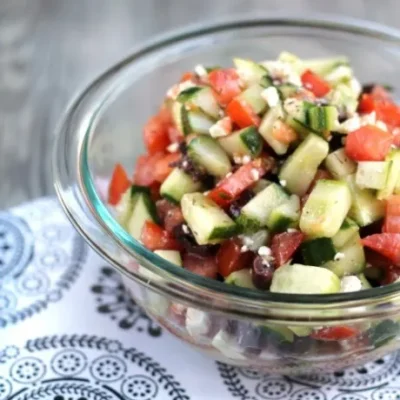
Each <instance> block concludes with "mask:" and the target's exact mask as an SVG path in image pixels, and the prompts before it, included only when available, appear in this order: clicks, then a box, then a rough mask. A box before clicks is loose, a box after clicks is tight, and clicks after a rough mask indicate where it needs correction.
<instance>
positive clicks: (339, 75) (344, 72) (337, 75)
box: [325, 65, 353, 82]
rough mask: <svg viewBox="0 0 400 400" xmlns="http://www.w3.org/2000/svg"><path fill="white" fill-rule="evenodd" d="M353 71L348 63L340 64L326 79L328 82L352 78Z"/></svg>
mask: <svg viewBox="0 0 400 400" xmlns="http://www.w3.org/2000/svg"><path fill="white" fill-rule="evenodd" d="M352 75H353V73H352V70H351V68H350V67H348V66H347V65H340V66H339V67H337V68H335V69H334V70H333V71H332V72H331V73H329V74H328V75H327V76H326V77H325V79H326V80H327V81H328V82H337V81H342V80H344V79H346V80H347V79H350V78H351V77H352Z"/></svg>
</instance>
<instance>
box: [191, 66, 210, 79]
mask: <svg viewBox="0 0 400 400" xmlns="http://www.w3.org/2000/svg"><path fill="white" fill-rule="evenodd" d="M194 72H195V73H196V75H198V76H199V77H200V78H205V77H207V76H208V72H207V70H206V69H205V68H204V66H203V65H201V64H199V65H196V66H195V67H194Z"/></svg>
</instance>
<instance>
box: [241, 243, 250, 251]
mask: <svg viewBox="0 0 400 400" xmlns="http://www.w3.org/2000/svg"><path fill="white" fill-rule="evenodd" d="M246 251H249V248H248V247H247V246H246V245H243V246H242V247H241V248H240V252H241V253H246Z"/></svg>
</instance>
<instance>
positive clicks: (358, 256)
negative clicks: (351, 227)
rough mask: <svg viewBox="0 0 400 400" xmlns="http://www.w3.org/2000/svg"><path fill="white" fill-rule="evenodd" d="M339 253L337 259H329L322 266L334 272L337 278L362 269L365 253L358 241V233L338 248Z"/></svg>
mask: <svg viewBox="0 0 400 400" xmlns="http://www.w3.org/2000/svg"><path fill="white" fill-rule="evenodd" d="M338 252H339V254H340V255H341V257H340V258H338V259H337V260H332V261H329V262H328V263H326V264H324V265H323V267H325V268H327V269H329V270H330V271H332V272H333V273H335V274H336V275H337V276H338V277H339V278H341V277H343V276H345V275H355V274H359V273H361V272H363V271H364V268H365V254H364V248H363V246H362V244H361V241H360V235H358V234H356V235H355V236H354V238H353V239H351V240H350V242H348V243H347V244H346V245H345V246H344V247H342V248H341V249H339V250H338Z"/></svg>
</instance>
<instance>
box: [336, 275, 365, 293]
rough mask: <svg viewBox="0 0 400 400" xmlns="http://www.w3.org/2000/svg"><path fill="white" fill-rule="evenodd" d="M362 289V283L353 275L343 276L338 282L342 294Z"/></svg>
mask: <svg viewBox="0 0 400 400" xmlns="http://www.w3.org/2000/svg"><path fill="white" fill-rule="evenodd" d="M361 289H362V283H361V281H360V279H358V278H357V277H356V276H354V275H350V276H344V277H343V278H342V280H341V282H340V291H341V292H343V293H347V292H358V291H359V290H361Z"/></svg>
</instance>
